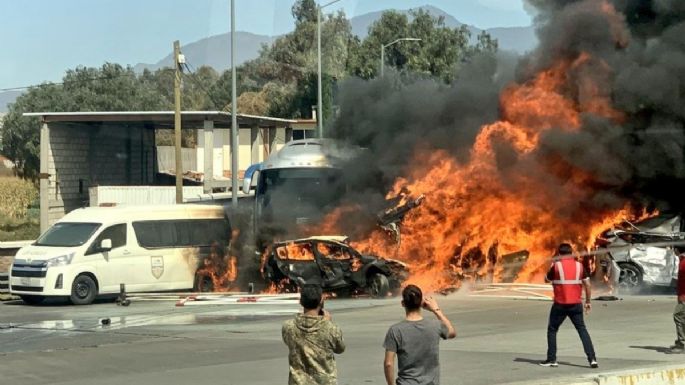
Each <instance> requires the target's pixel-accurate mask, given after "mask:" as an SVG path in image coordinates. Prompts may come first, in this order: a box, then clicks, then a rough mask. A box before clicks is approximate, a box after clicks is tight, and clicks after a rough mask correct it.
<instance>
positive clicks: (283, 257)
mask: <svg viewBox="0 0 685 385" xmlns="http://www.w3.org/2000/svg"><path fill="white" fill-rule="evenodd" d="M262 275H263V276H264V278H265V279H266V280H267V282H269V283H271V284H274V285H276V286H277V287H279V289H281V290H284V291H294V290H296V289H297V286H301V285H303V284H310V283H313V284H319V285H321V286H322V287H323V289H324V291H328V292H336V293H339V294H353V293H367V294H369V295H371V296H372V297H376V298H383V297H385V296H387V295H388V294H389V293H391V292H396V291H397V289H399V288H400V286H401V283H402V282H403V281H404V280H405V279H406V278H407V276H408V270H407V266H406V265H405V264H404V263H402V262H400V261H395V260H390V259H384V258H379V257H376V256H371V255H362V254H361V253H359V252H358V251H357V250H355V249H354V248H353V247H352V246H350V245H349V244H348V243H347V237H344V236H326V237H310V238H304V239H297V240H291V241H285V242H279V243H276V244H274V245H273V247H272V248H271V252H270V253H269V254H268V255H267V256H266V259H265V260H264V261H263V266H262Z"/></svg>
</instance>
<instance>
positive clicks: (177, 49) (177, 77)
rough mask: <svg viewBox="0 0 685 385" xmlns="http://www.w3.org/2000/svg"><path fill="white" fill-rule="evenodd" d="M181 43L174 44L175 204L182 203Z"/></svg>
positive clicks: (182, 58)
mask: <svg viewBox="0 0 685 385" xmlns="http://www.w3.org/2000/svg"><path fill="white" fill-rule="evenodd" d="M182 63H185V58H184V57H182V55H181V43H179V42H178V40H176V41H175V42H174V67H175V71H174V145H175V147H176V148H175V152H174V154H175V157H176V203H183V158H182V154H181V64H182Z"/></svg>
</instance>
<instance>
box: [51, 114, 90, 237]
mask: <svg viewBox="0 0 685 385" xmlns="http://www.w3.org/2000/svg"><path fill="white" fill-rule="evenodd" d="M89 151H90V134H89V132H88V129H87V128H86V127H79V126H64V125H54V126H51V127H50V146H49V150H48V173H49V174H50V177H49V181H50V183H49V188H48V199H49V208H48V219H49V222H50V223H54V221H56V220H57V219H59V218H61V217H62V216H64V214H65V213H67V212H69V211H71V210H73V209H75V208H78V207H81V206H82V205H83V203H82V202H83V200H84V199H86V198H87V194H88V185H87V183H88V180H89V176H90V167H89V159H88V157H89ZM80 187H81V190H80V189H79V188H80Z"/></svg>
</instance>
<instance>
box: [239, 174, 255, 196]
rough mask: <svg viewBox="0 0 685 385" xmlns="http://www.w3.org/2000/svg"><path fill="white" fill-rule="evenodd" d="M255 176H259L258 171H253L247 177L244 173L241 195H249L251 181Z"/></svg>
mask: <svg viewBox="0 0 685 385" xmlns="http://www.w3.org/2000/svg"><path fill="white" fill-rule="evenodd" d="M257 175H259V170H254V171H253V172H252V173H250V174H249V175H248V174H247V173H245V177H244V178H243V186H242V188H241V190H242V191H243V194H249V193H250V188H251V187H252V180H253V179H255V177H256V176H257Z"/></svg>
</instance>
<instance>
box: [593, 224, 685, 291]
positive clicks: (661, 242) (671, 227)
mask: <svg viewBox="0 0 685 385" xmlns="http://www.w3.org/2000/svg"><path fill="white" fill-rule="evenodd" d="M683 225H685V224H684V223H683V221H682V217H681V216H680V215H675V214H660V215H657V216H654V217H651V218H648V219H646V220H643V221H640V222H637V223H635V224H633V223H630V222H628V221H625V222H623V223H621V224H620V225H619V226H616V227H615V228H612V229H609V230H606V231H604V232H602V234H601V235H600V236H599V237H598V238H597V240H596V243H595V244H596V246H597V247H598V248H603V249H606V250H607V252H608V254H609V255H610V256H611V258H612V259H613V260H614V261H616V263H617V264H618V266H619V267H620V269H621V275H620V278H619V284H620V285H621V286H622V287H624V288H638V287H641V286H643V285H653V286H670V285H673V283H674V282H675V279H676V278H677V274H678V252H677V251H676V248H677V247H681V248H682V247H683V246H685V232H683Z"/></svg>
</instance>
